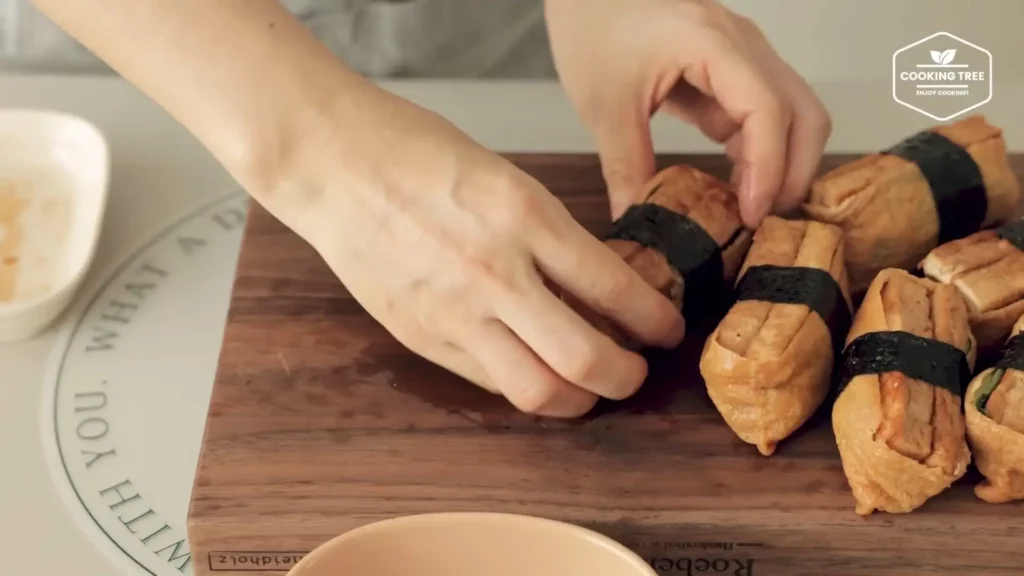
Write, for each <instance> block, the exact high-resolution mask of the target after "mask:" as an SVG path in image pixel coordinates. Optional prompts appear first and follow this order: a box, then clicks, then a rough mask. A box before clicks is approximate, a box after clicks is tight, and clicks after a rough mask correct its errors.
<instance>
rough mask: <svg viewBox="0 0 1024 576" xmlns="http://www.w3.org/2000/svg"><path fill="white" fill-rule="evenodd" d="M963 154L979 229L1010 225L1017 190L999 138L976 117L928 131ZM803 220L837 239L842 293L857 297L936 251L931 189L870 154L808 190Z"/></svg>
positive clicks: (918, 175)
mask: <svg viewBox="0 0 1024 576" xmlns="http://www.w3.org/2000/svg"><path fill="white" fill-rule="evenodd" d="M931 131H933V132H937V133H939V134H940V135H942V136H945V137H946V138H947V139H949V140H951V141H952V142H954V143H955V144H957V145H959V146H960V147H962V148H964V149H965V150H966V151H967V153H968V154H969V155H970V156H971V158H972V159H973V160H974V162H975V163H976V164H977V165H978V168H979V169H980V171H981V176H982V179H983V181H984V187H985V191H986V196H987V199H988V207H987V210H986V214H985V219H984V223H983V224H982V226H981V228H989V227H991V226H993V225H996V224H997V223H999V222H1002V221H1003V220H1004V219H1006V218H1009V217H1011V215H1012V213H1013V212H1014V210H1015V209H1016V206H1017V203H1018V201H1019V198H1020V185H1019V183H1018V182H1017V179H1016V177H1015V176H1014V173H1013V171H1012V169H1011V168H1010V163H1009V159H1008V158H1007V151H1006V142H1005V141H1004V140H1003V134H1002V130H1000V129H999V128H997V127H995V126H992V125H991V124H989V123H988V122H986V120H985V118H984V117H983V116H971V117H968V118H966V119H964V120H961V121H959V122H956V123H953V124H949V125H940V126H935V127H933V128H931ZM802 210H803V212H804V214H805V215H806V216H807V217H809V218H811V219H813V220H818V221H820V222H828V223H830V224H835V225H837V226H839V227H840V228H842V229H843V232H844V233H845V249H846V267H847V272H848V273H849V275H850V289H851V290H852V291H853V293H854V294H860V293H862V292H863V291H864V290H865V289H866V288H867V286H868V284H869V283H870V282H871V280H872V279H873V278H874V277H875V275H876V274H877V273H878V272H879V271H880V270H882V269H883V268H901V269H904V270H911V269H913V268H914V267H916V266H917V264H918V263H919V262H920V261H921V259H922V258H924V256H925V255H926V254H927V253H928V251H929V250H931V249H932V248H935V246H937V245H938V243H939V217H938V211H937V209H936V205H935V202H934V200H933V198H932V194H931V189H930V187H929V185H928V181H927V180H926V179H925V177H924V175H923V174H922V172H921V170H920V169H919V168H918V166H917V165H916V164H914V163H911V162H908V161H906V160H904V159H902V158H900V157H897V156H895V155H889V154H882V153H877V154H871V155H868V156H864V157H862V158H859V159H857V160H855V161H853V162H851V163H849V164H846V165H843V166H839V167H838V168H835V169H834V170H831V171H829V172H827V173H826V174H824V175H822V176H821V177H820V178H818V179H817V180H816V181H815V182H814V183H813V184H812V185H811V191H810V194H809V197H808V200H807V202H806V203H805V204H804V205H803V207H802Z"/></svg>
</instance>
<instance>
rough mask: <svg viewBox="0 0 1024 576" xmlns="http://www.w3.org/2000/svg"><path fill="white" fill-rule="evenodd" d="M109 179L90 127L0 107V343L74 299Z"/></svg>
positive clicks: (25, 333)
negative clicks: (5, 268) (5, 267)
mask: <svg viewBox="0 0 1024 576" xmlns="http://www.w3.org/2000/svg"><path fill="white" fill-rule="evenodd" d="M109 178H110V152H109V147H108V145H107V141H106V138H105V137H104V136H103V134H102V133H101V132H100V131H99V129H98V128H96V126H94V125H93V124H92V123H90V122H88V121H86V120H84V119H82V118H79V117H77V116H73V115H69V114H66V113H62V112H52V111H48V110H33V109H0V266H7V267H9V268H8V269H7V270H6V272H7V273H6V275H5V274H4V272H5V271H4V270H2V269H0V342H10V341H14V340H22V339H26V338H30V337H32V336H35V335H36V334H38V333H39V332H41V331H42V330H43V329H45V328H46V327H47V326H48V325H49V324H50V323H51V322H53V320H54V319H55V318H56V317H57V316H59V315H60V314H61V312H62V311H63V310H64V309H65V308H66V307H67V305H68V303H69V302H70V301H71V299H72V298H73V297H74V295H75V293H76V291H77V290H78V287H79V286H80V285H81V283H82V279H83V278H84V277H85V274H86V272H87V271H88V269H89V266H90V265H91V264H92V261H93V257H94V255H95V253H96V245H97V243H98V242H99V236H100V230H101V228H102V224H103V215H104V212H105V210H106V204H107V196H108V188H109ZM12 266H17V267H18V268H17V269H16V270H17V272H16V273H14V272H12V268H10V267H12ZM12 278H14V279H15V280H13V281H12ZM12 290H13V295H12ZM5 293H6V295H5Z"/></svg>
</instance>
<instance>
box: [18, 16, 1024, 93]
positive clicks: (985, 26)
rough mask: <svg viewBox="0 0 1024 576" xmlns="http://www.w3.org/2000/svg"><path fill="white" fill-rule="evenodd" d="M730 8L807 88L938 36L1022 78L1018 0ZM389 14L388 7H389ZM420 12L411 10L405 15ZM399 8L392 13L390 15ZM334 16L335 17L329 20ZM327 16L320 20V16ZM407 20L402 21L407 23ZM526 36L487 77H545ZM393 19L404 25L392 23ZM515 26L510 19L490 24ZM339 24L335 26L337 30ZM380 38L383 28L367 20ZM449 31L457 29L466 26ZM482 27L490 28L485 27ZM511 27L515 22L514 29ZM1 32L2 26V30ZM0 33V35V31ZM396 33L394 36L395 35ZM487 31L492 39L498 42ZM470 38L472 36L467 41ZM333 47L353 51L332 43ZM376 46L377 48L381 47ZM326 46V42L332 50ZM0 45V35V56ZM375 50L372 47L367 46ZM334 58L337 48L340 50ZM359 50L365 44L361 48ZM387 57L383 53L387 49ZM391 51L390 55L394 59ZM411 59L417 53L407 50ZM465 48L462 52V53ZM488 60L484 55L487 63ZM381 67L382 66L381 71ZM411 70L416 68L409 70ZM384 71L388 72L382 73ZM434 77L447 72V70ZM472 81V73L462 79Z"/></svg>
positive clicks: (29, 23) (848, 76) (541, 56)
mask: <svg viewBox="0 0 1024 576" xmlns="http://www.w3.org/2000/svg"><path fill="white" fill-rule="evenodd" d="M721 1H723V2H724V3H725V4H727V5H728V6H730V7H731V8H733V9H734V10H736V11H738V12H741V13H743V14H746V15H748V16H750V17H751V18H753V19H754V20H756V21H757V22H758V23H759V24H760V25H761V26H762V28H763V29H764V30H765V33H766V34H767V35H768V37H769V38H770V39H771V40H772V41H773V43H774V44H775V46H776V47H777V49H778V51H779V52H780V53H781V54H782V55H783V56H784V57H785V58H786V59H788V60H789V61H790V62H791V63H792V64H793V65H794V67H795V68H797V70H799V71H800V72H801V73H802V74H804V75H805V76H806V77H808V78H809V79H811V80H888V78H889V76H888V75H889V73H890V70H891V60H890V59H891V57H892V52H893V51H894V50H896V49H898V48H899V47H901V46H903V45H905V44H908V43H910V42H913V41H914V40H917V39H919V38H922V37H924V36H927V35H929V34H932V33H934V32H938V31H946V32H950V33H952V34H956V35H959V36H962V37H964V38H965V39H967V40H970V41H972V42H974V43H976V44H979V45H981V46H983V47H985V48H987V49H988V50H989V51H991V52H992V54H993V58H994V62H995V66H994V71H993V78H994V80H995V82H996V83H997V84H998V83H999V82H1000V80H1010V79H1016V80H1020V79H1024V40H1022V39H1021V36H1020V34H1021V32H1022V25H1024V0H721ZM375 2H377V0H286V3H287V4H288V5H289V6H291V7H293V9H294V10H296V11H297V12H300V11H305V12H307V13H310V12H311V11H312V12H316V14H315V15H314V16H310V17H309V18H310V20H311V21H313V20H315V21H316V27H317V28H318V29H320V30H322V31H323V30H326V31H323V32H321V33H322V34H324V35H328V34H332V32H330V30H341V29H343V28H345V27H346V26H348V25H349V24H351V22H352V18H351V17H350V16H346V15H345V14H344V12H346V9H347V10H348V11H352V10H354V8H352V7H353V6H358V5H360V4H366V3H375ZM540 2H541V0H409V1H407V2H405V5H406V6H410V7H412V6H414V5H420V8H424V7H425V8H426V9H425V10H421V11H420V12H430V11H432V12H444V11H445V10H444V9H438V8H437V7H438V6H443V7H445V8H447V9H448V10H449V11H451V12H452V13H457V14H459V17H460V18H461V19H465V18H466V17H467V14H468V15H469V16H468V17H469V19H470V20H472V21H474V22H484V23H486V22H487V21H488V17H487V16H488V15H487V14H485V13H484V12H486V11H488V10H490V11H491V12H495V11H506V12H507V11H509V10H511V8H510V6H513V5H514V6H515V7H516V8H515V9H516V10H520V11H521V12H523V13H524V14H526V13H533V14H536V10H531V9H530V8H528V7H527V8H523V7H524V6H528V5H531V4H534V5H537V6H539V4H540ZM391 6H394V4H392V5H391ZM410 9H411V10H414V11H415V10H417V8H410ZM401 10H404V9H403V8H399V9H397V10H395V11H396V12H397V11H401ZM331 11H337V12H338V14H337V15H331V14H330V13H331ZM325 14H326V16H325ZM406 16H408V15H406ZM446 18H447V19H448V20H453V21H454V19H455V17H454V16H451V17H447V16H444V15H438V16H437V18H430V19H429V20H444V19H446ZM535 19H536V21H535V22H534V24H533V31H532V32H531V33H527V34H523V35H521V38H522V40H521V43H522V45H521V46H520V47H519V48H518V49H516V50H514V55H513V56H511V57H510V58H509V60H511V61H510V62H505V63H503V64H502V65H501V66H498V67H496V69H495V70H494V71H492V73H491V74H490V75H492V76H494V75H497V76H538V75H539V76H543V75H549V74H550V66H549V65H548V64H547V63H546V62H544V61H546V60H547V45H546V42H545V37H544V34H543V24H542V22H540V20H539V18H535ZM397 20H403V21H402V22H401V23H398V22H397ZM408 20H409V18H408V17H402V18H396V24H395V26H394V28H395V30H396V31H397V30H401V29H405V30H406V31H407V30H408V26H409V21H408ZM495 20H514V19H510V18H490V22H491V23H492V24H491V25H493V22H494V21H495ZM0 21H6V22H7V24H8V26H9V30H16V32H17V37H16V38H15V39H13V40H11V39H8V44H10V45H11V46H16V48H17V51H16V53H15V54H13V55H8V59H7V60H5V61H0V64H3V63H6V64H7V65H8V66H10V65H13V64H15V63H18V62H21V63H25V62H28V63H29V64H31V65H32V66H35V67H52V66H54V65H56V66H60V67H67V66H70V67H79V68H89V67H92V68H93V69H95V66H96V62H95V60H93V59H92V58H91V56H90V55H89V54H88V53H86V52H84V51H83V50H81V49H80V48H78V47H77V46H76V45H75V43H74V42H72V41H70V40H69V39H68V38H66V37H64V36H63V34H61V33H60V31H59V30H56V29H55V28H54V27H53V26H52V25H50V24H49V23H48V22H47V21H46V20H45V19H43V18H42V17H40V16H39V14H38V13H36V12H35V11H34V10H33V9H32V8H31V4H29V2H28V0H0ZM335 22H337V24H336V25H335V24H334V23H335ZM374 25H375V26H381V29H382V30H384V31H385V32H387V23H386V22H384V23H380V22H374ZM450 25H451V26H452V27H453V28H455V29H459V28H463V27H464V22H459V23H458V24H455V23H454V22H452V23H450ZM484 25H485V26H486V25H487V24H484ZM516 25H517V26H518V25H519V23H518V22H517V23H516ZM425 27H426V28H431V29H435V30H436V29H438V28H443V27H444V26H443V23H442V25H441V26H438V22H437V21H435V22H429V23H427V24H426V25H425ZM2 28H3V26H0V29H2ZM0 34H2V33H0ZM394 34H395V35H398V34H399V33H398V32H394ZM501 34H502V31H501V30H494V31H492V32H491V33H490V36H498V35H501ZM470 36H471V35H470ZM328 40H333V41H334V42H335V44H336V45H338V46H344V45H346V43H347V42H348V43H351V42H350V41H348V40H345V39H342V38H340V36H339V37H336V38H333V39H328ZM378 42H384V43H386V42H385V41H383V40H378ZM329 43H330V42H329ZM3 45H4V39H3V37H2V35H0V49H2V47H3ZM370 49H371V51H372V46H371V47H370ZM339 50H341V48H339ZM359 50H360V51H363V52H365V51H366V50H367V47H366V46H360V47H359ZM384 51H387V50H384ZM394 51H395V50H394V49H392V50H391V52H394ZM410 51H411V52H416V50H410ZM468 51H469V50H467V52H468ZM487 57H488V58H489V56H487ZM378 68H379V67H378ZM413 68H415V66H414V67H413ZM430 68H431V66H427V65H424V66H423V67H421V69H420V70H419V71H416V70H413V71H412V72H411V73H412V74H413V75H424V74H426V75H431V73H430V71H429V69H430ZM383 69H387V66H384V67H383ZM434 69H445V70H448V69H451V67H450V66H440V67H434ZM467 73H468V74H472V72H467Z"/></svg>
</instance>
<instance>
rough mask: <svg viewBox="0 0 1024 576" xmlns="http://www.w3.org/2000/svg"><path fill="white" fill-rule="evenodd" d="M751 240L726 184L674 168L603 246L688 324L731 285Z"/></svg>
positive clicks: (592, 316) (599, 323) (619, 337)
mask: <svg viewBox="0 0 1024 576" xmlns="http://www.w3.org/2000/svg"><path fill="white" fill-rule="evenodd" d="M752 235H753V233H752V232H751V231H750V230H749V229H747V228H745V227H744V226H743V221H742V219H741V218H740V213H739V205H738V204H737V201H736V196H735V194H733V193H732V192H731V191H730V190H729V186H728V184H726V183H725V182H723V181H721V180H719V179H718V178H715V177H714V176H711V175H710V174H706V173H704V172H702V171H700V170H698V169H696V168H694V167H692V166H688V165H676V166H671V167H669V168H666V169H664V170H662V171H660V172H658V173H657V174H656V175H655V176H654V177H653V178H651V180H650V182H648V183H647V185H646V186H645V187H644V189H643V190H642V192H641V194H640V195H639V197H638V198H637V199H636V201H635V203H634V204H633V205H632V206H630V207H629V208H628V209H627V210H626V212H625V213H624V214H623V215H622V216H621V217H620V218H619V219H618V220H616V221H615V222H614V223H613V225H612V228H611V231H610V232H609V233H608V235H607V236H606V238H605V243H606V244H607V245H608V246H609V247H610V248H612V250H614V251H615V252H616V253H617V254H619V255H620V256H621V257H622V258H624V259H625V260H626V262H628V263H629V265H630V266H631V267H632V268H633V269H634V270H636V271H637V272H638V273H639V274H640V276H642V277H643V278H644V280H646V281H647V282H648V283H649V284H650V285H651V286H654V287H655V288H657V289H658V290H659V291H660V292H661V293H662V294H664V295H665V296H667V297H668V298H669V299H670V300H671V301H672V302H673V303H674V304H675V305H676V306H677V307H678V308H679V309H680V310H681V311H682V312H683V315H684V318H687V319H690V318H692V317H693V313H692V312H694V311H701V310H703V309H704V305H705V304H707V302H706V300H708V299H710V298H717V297H719V296H720V295H721V292H722V288H723V287H724V286H727V285H728V284H730V283H731V282H732V281H733V279H735V278H736V273H737V272H738V271H739V268H740V266H741V265H742V263H743V257H744V256H745V255H746V252H747V250H748V249H749V248H750V241H751V237H752ZM573 304H574V308H576V309H577V310H579V311H580V312H581V314H582V315H583V316H584V317H586V319H587V320H588V321H590V322H591V323H592V324H593V325H594V326H595V327H597V328H598V329H600V330H602V331H603V332H605V333H606V334H609V335H610V336H612V337H613V338H614V339H615V340H616V341H618V342H619V343H620V344H624V345H630V347H635V343H633V344H630V342H629V339H628V338H627V337H626V336H625V335H624V334H622V333H621V332H620V331H619V330H618V328H617V327H614V326H612V325H611V324H610V323H609V322H608V321H606V320H604V319H603V318H599V317H597V314H596V313H595V312H591V311H587V310H582V309H580V306H579V305H578V304H576V303H573Z"/></svg>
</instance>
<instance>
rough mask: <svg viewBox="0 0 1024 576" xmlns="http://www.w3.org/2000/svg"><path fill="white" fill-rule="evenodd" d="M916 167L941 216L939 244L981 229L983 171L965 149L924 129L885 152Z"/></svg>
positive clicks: (984, 198)
mask: <svg viewBox="0 0 1024 576" xmlns="http://www.w3.org/2000/svg"><path fill="white" fill-rule="evenodd" d="M884 153H885V154H891V155H893V156H898V157H900V158H903V159H904V160H906V161H907V162H912V163H914V164H916V165H917V167H918V169H920V170H921V174H923V175H924V177H925V180H927V181H928V188H929V189H930V190H931V193H932V198H933V199H934V200H935V209H936V211H937V212H938V215H939V244H945V243H946V242H949V241H951V240H957V239H960V238H964V237H966V236H970V235H971V234H973V233H975V232H977V231H978V230H981V226H982V224H983V223H984V222H985V214H986V212H988V197H987V196H986V195H985V181H984V179H982V176H981V169H980V168H978V164H977V163H975V161H974V159H973V158H971V155H970V154H968V153H967V151H966V150H964V149H963V148H961V147H960V146H958V145H957V144H956V143H954V142H953V141H951V140H949V139H948V138H946V137H945V136H943V135H941V134H939V133H937V132H933V131H931V130H925V131H923V132H919V133H917V134H914V135H913V136H911V137H909V138H907V139H905V140H903V141H902V142H900V143H898V144H896V145H895V146H893V147H891V148H889V149H888V150H885V151H884Z"/></svg>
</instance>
